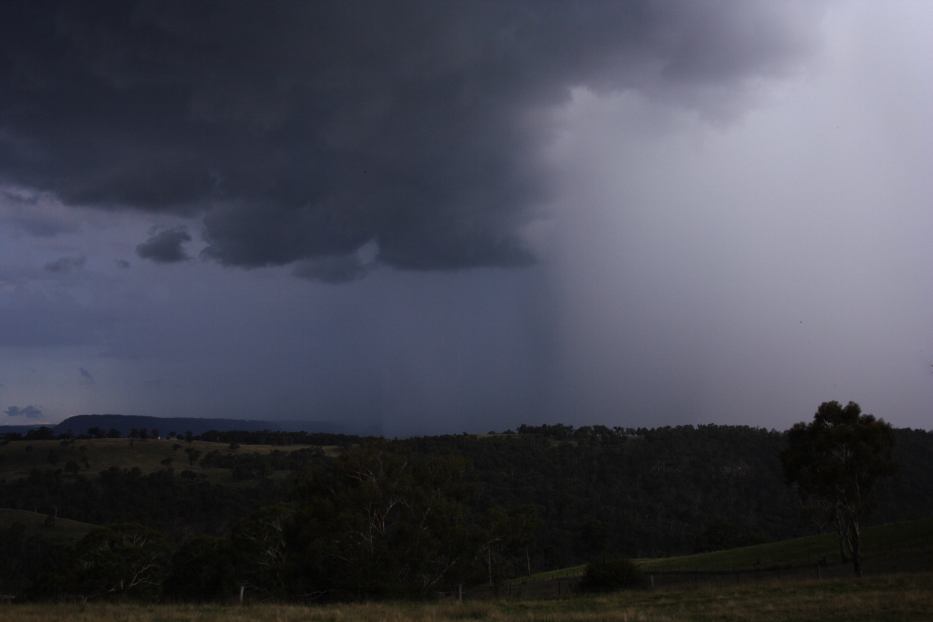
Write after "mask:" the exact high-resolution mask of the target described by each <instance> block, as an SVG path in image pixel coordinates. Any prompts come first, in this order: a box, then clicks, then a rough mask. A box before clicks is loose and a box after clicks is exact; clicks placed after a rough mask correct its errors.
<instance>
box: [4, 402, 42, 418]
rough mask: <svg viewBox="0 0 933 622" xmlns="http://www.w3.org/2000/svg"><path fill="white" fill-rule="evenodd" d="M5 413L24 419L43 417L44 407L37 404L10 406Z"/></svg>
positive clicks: (8, 415)
mask: <svg viewBox="0 0 933 622" xmlns="http://www.w3.org/2000/svg"><path fill="white" fill-rule="evenodd" d="M3 413H4V414H5V415H6V416H7V417H22V418H23V419H41V418H42V409H41V408H38V407H36V406H32V405H30V406H8V407H7V409H6V410H4V411H3Z"/></svg>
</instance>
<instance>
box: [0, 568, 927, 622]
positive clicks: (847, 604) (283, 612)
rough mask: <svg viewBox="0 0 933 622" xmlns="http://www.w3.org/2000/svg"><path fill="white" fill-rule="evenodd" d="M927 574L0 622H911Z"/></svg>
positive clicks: (179, 609)
mask: <svg viewBox="0 0 933 622" xmlns="http://www.w3.org/2000/svg"><path fill="white" fill-rule="evenodd" d="M931 611H933V574H930V573H925V574H913V575H892V576H883V577H874V578H870V579H863V580H854V579H833V580H823V581H781V582H768V583H755V584H746V585H741V586H728V587H721V586H720V587H715V588H714V587H708V586H707V587H700V588H678V589H659V590H644V591H636V592H622V593H618V594H613V595H609V596H586V597H573V598H567V599H563V600H539V601H508V600H501V601H484V602H476V603H469V602H468V603H462V604H461V603H455V602H446V603H378V604H350V605H326V606H319V607H302V606H289V605H252V606H245V607H239V606H235V605H135V604H92V605H86V606H84V605H80V604H77V603H75V604H48V605H33V604H25V605H9V606H0V622H7V621H10V622H12V621H14V620H15V621H17V622H51V621H52V620H66V619H67V620H73V621H75V622H97V621H100V622H111V621H116V620H132V621H134V622H156V621H157V620H161V621H167V620H172V621H174V622H194V621H197V622H220V621H221V620H223V621H230V622H247V621H254V620H255V621H257V622H266V621H268V622H273V621H275V622H298V621H299V620H301V621H311V622H324V621H337V620H358V621H360V622H377V621H380V622H403V621H412V622H428V621H431V622H451V621H454V620H492V621H496V622H510V621H513V620H514V621H519V620H521V621H523V622H545V621H550V622H556V621H558V620H561V621H563V620H567V621H571V622H596V621H619V622H621V621H627V622H631V621H641V622H672V621H675V620H676V621H679V622H712V621H714V620H716V621H720V622H738V621H748V622H758V621H764V620H769V621H770V620H781V621H784V622H804V621H811V620H820V621H821V622H843V621H853V622H868V621H872V622H895V621H898V622H913V621H921V620H930V612H931Z"/></svg>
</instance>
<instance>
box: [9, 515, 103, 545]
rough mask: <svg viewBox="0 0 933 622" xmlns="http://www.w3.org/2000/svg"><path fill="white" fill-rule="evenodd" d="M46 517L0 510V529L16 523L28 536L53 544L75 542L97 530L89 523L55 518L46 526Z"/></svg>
mask: <svg viewBox="0 0 933 622" xmlns="http://www.w3.org/2000/svg"><path fill="white" fill-rule="evenodd" d="M47 518H48V516H47V515H46V514H42V513H40V512H30V511H28V510H15V509H10V508H0V527H4V528H5V527H9V526H11V525H14V524H16V523H19V524H21V525H23V526H24V527H25V528H26V532H27V533H28V534H30V535H41V536H42V537H43V538H44V539H47V540H51V541H53V542H62V543H65V542H76V541H78V540H80V539H81V538H83V537H84V536H85V535H86V534H87V533H88V532H90V531H92V530H94V529H96V528H97V525H93V524H91V523H82V522H80V521H76V520H70V519H67V518H57V519H55V522H54V524H52V525H51V526H49V525H46V519H47Z"/></svg>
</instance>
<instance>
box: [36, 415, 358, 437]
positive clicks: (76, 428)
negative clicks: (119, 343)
mask: <svg viewBox="0 0 933 622" xmlns="http://www.w3.org/2000/svg"><path fill="white" fill-rule="evenodd" d="M90 428H100V429H101V430H102V431H104V432H106V431H108V430H117V431H118V432H119V433H120V434H121V435H124V436H125V435H127V434H129V432H130V430H133V429H137V430H138V429H142V428H145V429H146V430H158V431H159V433H160V434H162V435H165V434H168V433H169V432H175V433H176V434H185V433H187V432H191V433H192V434H195V435H197V434H203V433H205V432H208V431H211V430H217V431H219V432H225V431H231V430H239V431H245V432H259V431H262V430H269V431H275V432H318V433H329V434H355V433H360V432H361V430H360V429H355V428H352V427H351V426H346V425H342V424H339V423H335V422H332V421H259V420H254V419H207V418H186V417H144V416H135V415H76V416H74V417H68V418H67V419H65V420H64V421H62V422H61V423H59V424H58V425H57V426H55V427H54V431H55V433H56V434H64V433H68V432H70V433H72V434H75V435H78V434H85V433H87V431H88V430H89V429H90Z"/></svg>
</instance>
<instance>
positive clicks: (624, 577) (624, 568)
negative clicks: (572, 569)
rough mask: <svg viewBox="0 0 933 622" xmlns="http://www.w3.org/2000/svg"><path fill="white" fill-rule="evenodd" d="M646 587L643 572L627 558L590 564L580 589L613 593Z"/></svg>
mask: <svg viewBox="0 0 933 622" xmlns="http://www.w3.org/2000/svg"><path fill="white" fill-rule="evenodd" d="M644 585H645V577H644V575H643V574H642V573H641V570H639V569H638V566H636V565H635V564H634V563H633V562H632V560H630V559H628V558H625V557H619V558H616V559H605V560H601V561H595V562H590V563H589V564H587V566H586V573H585V574H584V575H583V580H582V581H580V589H581V590H583V591H584V592H611V591H613V590H623V589H627V588H636V587H642V586H644Z"/></svg>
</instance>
